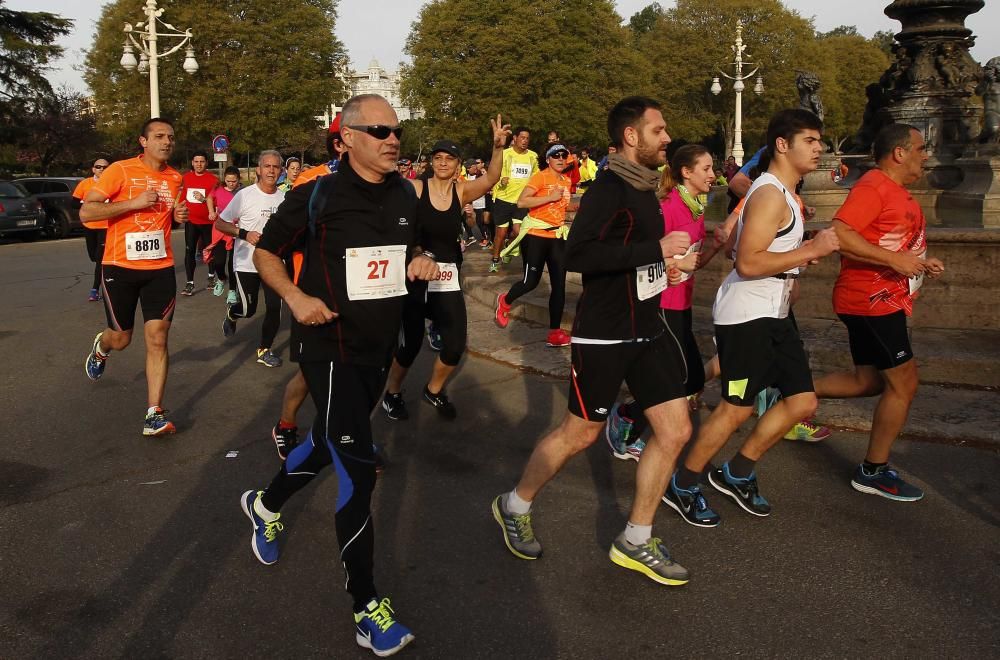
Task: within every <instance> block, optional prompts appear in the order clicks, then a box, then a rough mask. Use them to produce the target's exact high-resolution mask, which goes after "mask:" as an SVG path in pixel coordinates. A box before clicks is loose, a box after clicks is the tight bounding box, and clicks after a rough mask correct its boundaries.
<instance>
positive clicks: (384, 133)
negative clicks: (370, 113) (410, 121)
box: [347, 124, 403, 140]
mask: <svg viewBox="0 0 1000 660" xmlns="http://www.w3.org/2000/svg"><path fill="white" fill-rule="evenodd" d="M347 128H352V129H354V130H356V131H364V132H365V133H367V134H368V135H370V136H372V137H373V138H375V139H376V140H385V139H387V138H388V137H389V134H390V133H392V134H393V135H395V136H396V139H397V140H398V139H399V138H401V137H402V136H403V127H402V126H386V125H384V124H348V126H347Z"/></svg>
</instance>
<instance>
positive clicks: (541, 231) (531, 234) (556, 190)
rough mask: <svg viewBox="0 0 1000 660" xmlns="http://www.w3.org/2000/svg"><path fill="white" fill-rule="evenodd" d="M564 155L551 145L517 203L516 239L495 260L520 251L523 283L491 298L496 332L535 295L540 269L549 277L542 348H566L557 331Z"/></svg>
mask: <svg viewBox="0 0 1000 660" xmlns="http://www.w3.org/2000/svg"><path fill="white" fill-rule="evenodd" d="M568 156H569V151H568V150H567V149H566V147H564V146H563V145H561V144H554V145H552V146H551V147H549V150H548V151H546V152H545V161H546V163H547V165H548V166H547V167H546V168H545V169H544V170H542V171H540V172H536V173H535V174H533V175H532V176H531V178H530V179H529V180H528V183H527V184H526V185H525V186H524V190H522V191H521V197H520V198H519V199H518V200H517V206H518V208H526V209H530V210H529V211H528V216H527V217H526V218H525V219H524V221H523V223H522V225H521V233H520V234H518V236H517V238H515V239H514V240H513V241H512V242H511V244H510V245H509V246H507V247H506V248H505V249H504V250H503V251H502V252H501V253H500V255H501V256H507V255H508V254H516V253H517V251H518V250H520V252H521V255H522V257H523V260H524V279H523V280H521V281H519V282H515V283H514V285H513V286H512V287H510V290H509V291H508V292H507V293H501V294H500V295H499V296H497V307H496V313H495V317H496V322H497V325H499V326H500V327H501V328H506V327H507V324H508V323H510V308H511V306H512V305H513V304H514V303H515V302H516V301H517V299H518V298H520V297H521V296H523V295H525V294H526V293H530V292H531V291H534V290H535V287H537V286H538V283H539V282H540V281H541V279H542V269H543V268H547V269H548V271H549V286H550V288H551V291H550V293H549V334H548V337H547V338H546V340H545V343H546V345H548V346H552V347H560V346H569V343H570V336H569V334H567V333H566V331H565V330H563V329H562V328H561V327H560V326H561V324H562V315H563V307H565V305H566V266H565V261H566V244H565V242H564V240H565V238H566V236H567V235H568V234H569V230H568V229H567V228H566V225H565V222H566V211H567V210H575V209H576V206H577V205H576V204H571V203H570V194H569V186H570V182H569V177H567V176H566V175H565V174H563V170H564V169H565V167H566V158H567V157H568Z"/></svg>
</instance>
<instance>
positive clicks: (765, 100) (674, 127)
mask: <svg viewBox="0 0 1000 660" xmlns="http://www.w3.org/2000/svg"><path fill="white" fill-rule="evenodd" d="M737 20H740V21H742V23H743V26H744V30H743V41H744V43H745V44H746V46H747V51H746V53H745V55H744V58H745V59H750V60H752V61H753V63H754V64H753V66H754V67H756V66H759V67H760V72H761V73H762V74H763V76H764V80H765V85H766V92H765V93H764V95H763V96H761V97H757V96H755V95H754V94H753V93H752V92H751V90H752V88H753V85H754V81H753V80H751V81H749V84H748V85H747V89H746V90H745V91H744V93H743V131H744V134H743V142H744V145H745V146H746V147H752V146H753V145H760V144H762V143H763V136H764V131H765V129H766V127H767V122H768V120H769V119H770V117H771V115H772V114H773V113H774V112H775V111H777V110H779V109H781V108H787V107H797V106H798V94H797V92H796V89H795V70H796V69H801V68H805V66H806V64H807V63H808V64H810V65H811V64H812V63H813V62H815V61H816V59H817V58H818V50H817V48H816V46H815V30H814V28H813V24H812V21H810V20H808V19H805V18H803V17H802V16H800V15H799V14H798V13H797V12H794V11H791V10H789V9H786V8H785V6H784V5H783V4H782V3H781V2H780V0H678V1H677V5H676V6H675V7H673V8H670V9H668V10H666V11H665V12H664V13H663V15H662V16H661V17H660V19H659V20H658V22H657V24H656V27H655V28H654V29H653V30H651V31H650V32H648V33H647V34H646V35H644V36H643V37H642V38H640V39H639V42H638V44H639V49H640V50H641V51H642V52H644V53H645V54H646V55H647V56H648V58H649V62H650V74H649V76H648V77H647V79H648V81H649V82H648V84H647V86H646V88H645V89H646V91H647V92H648V93H650V94H651V95H653V96H654V97H657V98H659V99H660V100H661V101H662V102H663V103H664V116H665V117H666V119H667V130H668V132H670V133H671V135H672V136H674V137H675V138H676V137H679V136H684V137H686V138H687V139H689V140H691V141H695V140H701V141H709V140H710V139H711V138H712V136H714V135H719V134H721V135H722V136H723V141H724V143H725V144H726V145H729V144H730V143H731V141H732V130H733V129H732V126H733V123H734V116H733V115H734V106H735V98H734V96H735V92H734V91H733V85H732V83H731V82H727V81H726V79H725V78H723V79H722V82H723V83H724V84H723V85H722V88H723V92H722V93H721V94H720V95H719V96H718V97H713V96H712V95H711V93H710V92H709V85H710V83H711V79H712V76H713V75H717V74H716V72H717V71H718V70H719V69H723V70H725V71H726V72H728V73H733V67H731V66H729V63H730V62H732V60H733V54H732V52H731V47H730V44H731V43H732V40H733V39H735V36H736V22H737ZM750 71H752V68H745V69H744V74H747V73H750ZM726 151H727V153H728V146H727V149H726ZM747 151H750V149H749V148H748V149H747Z"/></svg>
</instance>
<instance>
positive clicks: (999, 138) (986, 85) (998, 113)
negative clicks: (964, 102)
mask: <svg viewBox="0 0 1000 660" xmlns="http://www.w3.org/2000/svg"><path fill="white" fill-rule="evenodd" d="M976 93H977V94H980V95H982V97H983V132H982V133H981V134H980V136H979V141H980V142H983V143H992V144H1000V57H994V58H993V59H991V60H990V61H989V62H987V63H986V66H984V67H983V80H982V82H980V83H979V87H978V88H976Z"/></svg>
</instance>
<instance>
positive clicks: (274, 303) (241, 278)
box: [227, 271, 281, 348]
mask: <svg viewBox="0 0 1000 660" xmlns="http://www.w3.org/2000/svg"><path fill="white" fill-rule="evenodd" d="M234 279H235V280H236V296H237V297H236V304H235V305H231V306H230V307H229V311H228V312H227V313H228V314H229V318H230V319H234V320H235V319H239V318H243V319H248V318H250V317H251V316H253V315H254V314H256V313H257V303H258V301H259V300H260V290H261V288H263V289H264V306H265V308H266V311H265V312H264V324H263V325H262V326H261V328H260V347H261V348H271V346H272V345H274V337H275V336H276V335H277V334H278V327H279V326H280V325H281V298H280V297H278V294H277V293H275V292H274V289H272V288H271V287H269V286H268V285H266V284H264V282H262V281H261V279H260V275H258V274H257V273H241V272H239V271H237V272H236V277H235V278H234Z"/></svg>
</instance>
